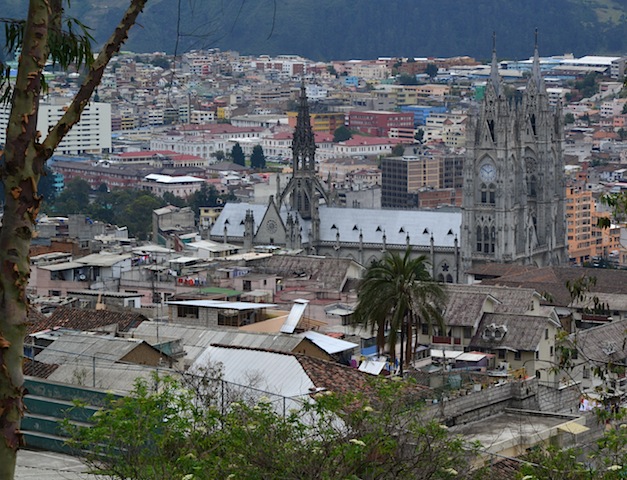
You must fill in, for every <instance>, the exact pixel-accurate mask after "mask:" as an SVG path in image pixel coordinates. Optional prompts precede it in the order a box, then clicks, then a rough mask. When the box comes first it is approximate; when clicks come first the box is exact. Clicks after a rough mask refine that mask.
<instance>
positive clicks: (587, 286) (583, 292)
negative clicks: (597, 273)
mask: <svg viewBox="0 0 627 480" xmlns="http://www.w3.org/2000/svg"><path fill="white" fill-rule="evenodd" d="M596 284H597V278H596V277H591V276H588V275H585V274H584V275H582V276H581V277H579V278H577V279H575V280H572V281H571V280H567V281H566V288H567V289H568V292H569V293H570V298H571V301H572V303H577V304H579V306H580V308H581V309H582V311H583V312H584V313H592V314H597V315H607V314H609V312H610V308H609V305H606V304H605V303H603V302H601V301H600V300H599V297H597V296H596V295H591V292H592V290H593V288H594V286H595V285H596Z"/></svg>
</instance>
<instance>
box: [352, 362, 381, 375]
mask: <svg viewBox="0 0 627 480" xmlns="http://www.w3.org/2000/svg"><path fill="white" fill-rule="evenodd" d="M383 368H385V362H378V361H375V360H365V361H363V362H361V365H359V369H358V370H359V371H360V372H365V373H369V374H371V375H379V374H380V373H381V370H383Z"/></svg>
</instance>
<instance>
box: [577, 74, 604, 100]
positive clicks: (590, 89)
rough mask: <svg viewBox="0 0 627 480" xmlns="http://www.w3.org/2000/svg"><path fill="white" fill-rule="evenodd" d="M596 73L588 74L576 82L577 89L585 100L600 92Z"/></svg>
mask: <svg viewBox="0 0 627 480" xmlns="http://www.w3.org/2000/svg"><path fill="white" fill-rule="evenodd" d="M597 77H598V75H597V74H596V73H592V72H591V73H587V74H586V76H585V77H583V78H582V79H579V80H577V81H575V88H576V89H577V90H579V92H581V95H582V96H583V97H584V98H590V97H592V96H593V95H594V94H595V93H597V92H598V91H599V85H598V83H597Z"/></svg>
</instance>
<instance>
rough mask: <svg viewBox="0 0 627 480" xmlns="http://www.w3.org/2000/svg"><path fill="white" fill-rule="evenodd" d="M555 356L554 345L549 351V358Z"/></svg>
mask: <svg viewBox="0 0 627 480" xmlns="http://www.w3.org/2000/svg"><path fill="white" fill-rule="evenodd" d="M552 356H553V345H551V348H550V349H549V357H552Z"/></svg>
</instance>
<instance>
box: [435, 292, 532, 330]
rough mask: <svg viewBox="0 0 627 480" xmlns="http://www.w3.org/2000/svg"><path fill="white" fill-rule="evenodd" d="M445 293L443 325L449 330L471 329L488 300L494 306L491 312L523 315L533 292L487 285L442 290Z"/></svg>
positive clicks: (528, 306) (529, 304)
mask: <svg viewBox="0 0 627 480" xmlns="http://www.w3.org/2000/svg"><path fill="white" fill-rule="evenodd" d="M445 291H446V293H447V301H446V310H445V312H444V322H445V324H446V325H452V326H468V327H470V326H475V325H476V324H477V323H478V322H479V320H480V316H481V313H482V311H483V305H484V303H485V301H486V299H487V298H488V297H492V298H494V299H495V300H496V301H497V302H496V303H495V305H494V311H495V312H498V313H517V314H523V313H526V312H527V311H528V310H529V308H530V306H531V303H532V299H533V296H534V294H535V292H534V290H532V289H529V288H507V287H499V286H488V285H452V284H448V285H446V286H445Z"/></svg>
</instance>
